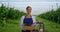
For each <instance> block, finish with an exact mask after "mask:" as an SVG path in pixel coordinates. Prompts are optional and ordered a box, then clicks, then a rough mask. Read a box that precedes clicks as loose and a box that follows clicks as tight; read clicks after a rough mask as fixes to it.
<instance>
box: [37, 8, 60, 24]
mask: <svg viewBox="0 0 60 32" xmlns="http://www.w3.org/2000/svg"><path fill="white" fill-rule="evenodd" d="M38 17H41V18H44V19H47V20H50V21H54V22H56V23H60V8H57V9H56V10H51V11H49V12H46V13H43V14H41V15H39V16H38Z"/></svg>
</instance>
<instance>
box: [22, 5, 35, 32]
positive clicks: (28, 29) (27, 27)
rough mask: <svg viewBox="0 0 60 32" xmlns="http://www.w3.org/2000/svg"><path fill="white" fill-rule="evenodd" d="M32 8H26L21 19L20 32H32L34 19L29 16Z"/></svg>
mask: <svg viewBox="0 0 60 32" xmlns="http://www.w3.org/2000/svg"><path fill="white" fill-rule="evenodd" d="M31 11H32V8H31V7H30V6H27V7H26V12H27V13H26V15H25V16H22V18H21V28H22V32H32V30H34V28H35V22H36V21H35V18H34V17H33V16H32V15H31Z"/></svg>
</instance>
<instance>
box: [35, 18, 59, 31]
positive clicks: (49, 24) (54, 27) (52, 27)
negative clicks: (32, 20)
mask: <svg viewBox="0 0 60 32" xmlns="http://www.w3.org/2000/svg"><path fill="white" fill-rule="evenodd" d="M36 19H37V20H38V21H42V22H43V23H44V27H45V31H46V32H60V24H58V23H55V22H53V21H49V20H46V19H42V18H39V17H36Z"/></svg>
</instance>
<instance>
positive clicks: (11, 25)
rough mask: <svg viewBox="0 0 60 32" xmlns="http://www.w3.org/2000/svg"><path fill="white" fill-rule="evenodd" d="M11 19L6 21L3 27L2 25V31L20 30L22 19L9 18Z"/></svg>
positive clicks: (0, 28) (12, 31) (15, 31)
mask: <svg viewBox="0 0 60 32" xmlns="http://www.w3.org/2000/svg"><path fill="white" fill-rule="evenodd" d="M7 21H10V22H8V23H6V24H5V25H4V26H3V27H1V26H0V32H20V31H21V30H20V20H11V19H9V20H7Z"/></svg>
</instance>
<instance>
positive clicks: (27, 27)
mask: <svg viewBox="0 0 60 32" xmlns="http://www.w3.org/2000/svg"><path fill="white" fill-rule="evenodd" d="M23 28H24V30H33V29H34V28H35V26H34V25H31V26H23Z"/></svg>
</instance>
